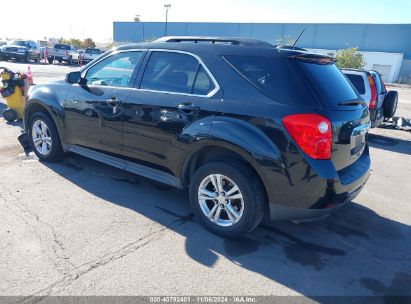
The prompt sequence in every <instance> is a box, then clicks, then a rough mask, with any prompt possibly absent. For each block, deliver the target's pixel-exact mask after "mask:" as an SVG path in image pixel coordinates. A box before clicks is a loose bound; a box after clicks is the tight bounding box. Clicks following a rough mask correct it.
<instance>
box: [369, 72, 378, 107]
mask: <svg viewBox="0 0 411 304" xmlns="http://www.w3.org/2000/svg"><path fill="white" fill-rule="evenodd" d="M368 82H369V83H370V89H371V98H370V105H369V106H368V108H370V109H374V107H375V103H376V101H377V90H376V89H375V84H374V79H372V76H368Z"/></svg>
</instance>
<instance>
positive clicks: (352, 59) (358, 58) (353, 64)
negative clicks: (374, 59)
mask: <svg viewBox="0 0 411 304" xmlns="http://www.w3.org/2000/svg"><path fill="white" fill-rule="evenodd" d="M335 58H336V60H337V62H336V64H337V66H338V67H339V68H351V69H362V68H363V67H364V66H365V61H364V58H363V56H362V54H361V53H359V52H358V49H357V48H348V49H342V50H338V51H337V54H336V56H335Z"/></svg>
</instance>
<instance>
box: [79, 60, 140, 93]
mask: <svg viewBox="0 0 411 304" xmlns="http://www.w3.org/2000/svg"><path fill="white" fill-rule="evenodd" d="M141 56H142V52H123V53H117V54H114V55H111V56H109V57H107V58H105V59H104V60H102V61H100V62H99V63H97V64H95V65H93V66H92V67H91V68H90V69H88V71H87V73H86V77H85V78H86V81H87V85H101V86H113V87H128V86H130V79H131V76H132V75H133V72H134V69H135V68H136V65H137V64H138V62H139V60H140V58H141Z"/></svg>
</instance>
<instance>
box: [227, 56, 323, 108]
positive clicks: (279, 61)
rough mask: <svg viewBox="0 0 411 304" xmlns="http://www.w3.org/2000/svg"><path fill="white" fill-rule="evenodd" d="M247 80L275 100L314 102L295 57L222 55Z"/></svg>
mask: <svg viewBox="0 0 411 304" xmlns="http://www.w3.org/2000/svg"><path fill="white" fill-rule="evenodd" d="M224 58H225V59H226V60H227V61H228V62H229V63H230V64H231V65H232V66H233V67H234V68H235V69H236V70H237V71H238V72H239V73H240V74H241V75H242V76H243V77H245V78H246V79H247V80H248V81H249V82H251V83H252V84H253V85H254V86H255V87H257V89H259V90H260V91H261V92H263V93H264V94H265V95H267V96H269V97H270V98H272V99H274V100H275V101H277V102H280V103H285V104H292V105H298V106H309V107H313V106H316V105H317V103H316V101H315V98H314V97H313V95H312V94H311V93H310V91H309V90H308V88H307V85H306V81H304V79H303V77H302V76H301V71H300V68H299V66H298V65H297V63H296V61H294V60H289V59H284V58H281V57H273V56H270V57H262V56H224Z"/></svg>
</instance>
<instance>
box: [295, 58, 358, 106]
mask: <svg viewBox="0 0 411 304" xmlns="http://www.w3.org/2000/svg"><path fill="white" fill-rule="evenodd" d="M301 65H302V67H303V69H304V70H305V71H307V74H308V76H309V78H310V79H312V80H313V82H314V85H315V87H316V89H317V91H318V94H319V95H320V97H321V100H322V103H323V104H324V105H327V106H330V107H334V106H337V105H338V104H339V103H340V102H343V101H348V100H357V99H358V96H357V93H356V92H355V90H354V89H353V87H352V86H351V84H350V82H349V81H348V80H347V78H345V76H344V74H343V73H342V72H341V71H340V70H339V69H338V68H337V66H336V65H335V64H315V63H306V62H301Z"/></svg>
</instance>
